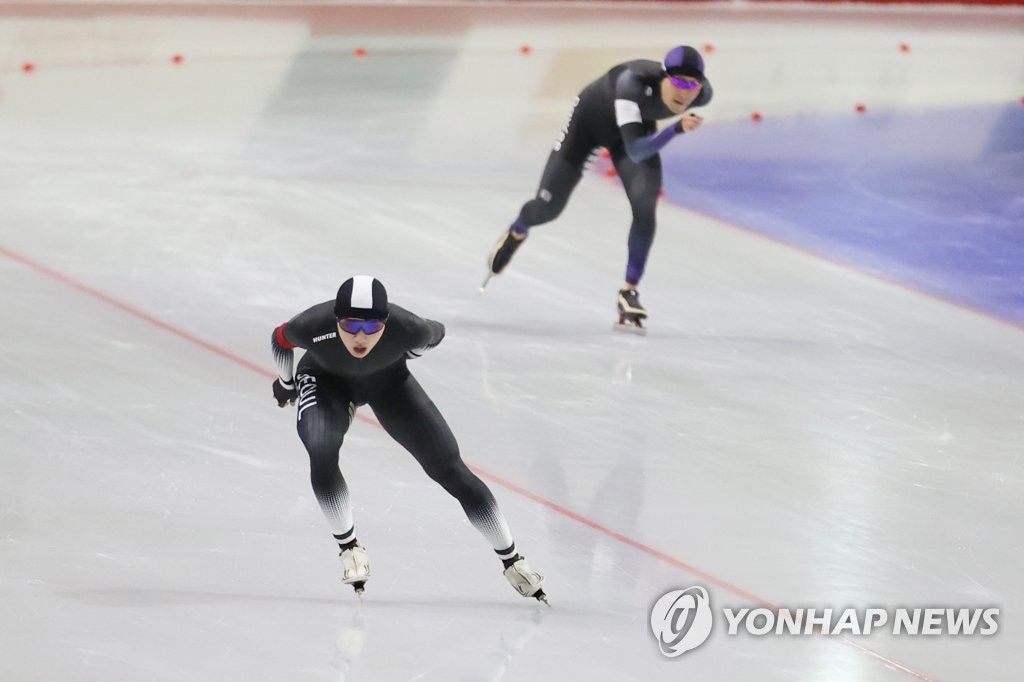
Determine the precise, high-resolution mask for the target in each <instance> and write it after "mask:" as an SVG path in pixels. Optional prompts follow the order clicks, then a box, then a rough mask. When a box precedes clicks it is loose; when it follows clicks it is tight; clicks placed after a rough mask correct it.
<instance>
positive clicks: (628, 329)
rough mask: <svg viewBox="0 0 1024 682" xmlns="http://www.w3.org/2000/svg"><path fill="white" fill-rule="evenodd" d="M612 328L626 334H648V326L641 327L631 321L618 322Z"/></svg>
mask: <svg viewBox="0 0 1024 682" xmlns="http://www.w3.org/2000/svg"><path fill="white" fill-rule="evenodd" d="M612 329H614V330H615V331H617V332H624V333H626V334H635V335H636V336H647V327H640V326H637V325H635V324H633V323H631V322H616V323H615V324H614V325H613V326H612Z"/></svg>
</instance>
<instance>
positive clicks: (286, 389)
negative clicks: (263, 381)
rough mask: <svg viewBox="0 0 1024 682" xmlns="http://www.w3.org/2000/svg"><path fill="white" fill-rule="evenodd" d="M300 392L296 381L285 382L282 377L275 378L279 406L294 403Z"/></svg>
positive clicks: (275, 395) (275, 392) (275, 393)
mask: <svg viewBox="0 0 1024 682" xmlns="http://www.w3.org/2000/svg"><path fill="white" fill-rule="evenodd" d="M298 395H299V392H298V391H296V390H295V383H294V381H292V382H289V383H287V384H286V383H285V382H283V381H281V379H280V378H278V379H274V397H275V398H277V406H278V407H284V406H285V405H294V404H295V398H297V397H298Z"/></svg>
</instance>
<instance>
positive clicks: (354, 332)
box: [338, 317, 385, 358]
mask: <svg viewBox="0 0 1024 682" xmlns="http://www.w3.org/2000/svg"><path fill="white" fill-rule="evenodd" d="M384 327H385V324H384V321H383V320H363V319H361V318H356V317H344V318H341V319H339V320H338V338H339V339H341V342H342V343H343V344H345V348H346V350H348V352H349V353H351V354H352V356H353V357H357V358H365V357H366V356H367V355H369V354H370V351H371V350H373V347H374V346H376V345H377V342H378V341H380V338H381V337H382V336H384Z"/></svg>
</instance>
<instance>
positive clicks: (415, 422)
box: [370, 375, 516, 560]
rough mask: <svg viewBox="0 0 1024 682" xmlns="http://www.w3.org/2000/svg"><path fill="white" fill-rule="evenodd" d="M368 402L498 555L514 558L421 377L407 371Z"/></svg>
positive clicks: (503, 526) (501, 522)
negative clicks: (394, 383) (420, 383)
mask: <svg viewBox="0 0 1024 682" xmlns="http://www.w3.org/2000/svg"><path fill="white" fill-rule="evenodd" d="M370 407H372V408H373V412H374V414H375V415H377V419H378V421H380V423H381V426H383V427H384V430H385V431H387V432H388V434H390V435H391V437H392V438H394V439H395V440H396V441H398V443H399V444H400V445H402V446H403V447H404V448H405V449H406V450H408V451H409V452H410V453H411V454H412V456H413V457H415V458H416V461H417V462H419V464H420V466H422V467H423V470H424V471H425V472H426V473H427V475H428V476H430V478H432V479H433V480H435V481H437V482H438V483H439V484H440V485H441V487H443V488H444V489H445V490H446V491H448V493H449V494H450V495H452V496H453V497H455V499H457V500H458V501H459V504H461V505H462V509H463V511H464V512H465V513H466V517H467V518H468V519H469V521H470V523H472V524H473V527H474V528H476V529H477V530H478V531H479V532H480V534H481V535H483V536H484V538H486V540H487V541H488V542H489V543H490V544H491V546H492V547H493V548H494V551H495V552H496V553H497V554H498V556H499V557H501V558H502V559H503V560H506V559H513V558H514V557H515V556H516V549H515V544H514V543H513V541H512V533H511V531H510V530H509V527H508V523H507V522H506V521H505V516H504V515H503V514H502V513H501V509H499V508H498V503H497V501H496V500H495V499H494V495H493V494H492V493H491V490H490V489H489V488H488V487H487V484H485V483H484V482H483V481H482V480H480V478H479V477H478V476H477V475H476V474H474V473H473V472H472V471H470V470H469V467H467V466H466V463H465V462H463V461H462V457H461V455H460V454H459V445H458V443H457V442H456V440H455V436H454V434H452V431H451V429H450V428H449V427H448V423H447V422H446V421H445V420H444V417H443V416H441V412H440V411H439V410H438V409H437V406H436V405H434V402H433V401H432V400H431V399H430V398H429V397H428V396H427V394H426V392H425V391H424V390H423V388H422V387H421V386H420V385H419V382H417V381H416V379H415V378H414V377H413V376H412V375H409V376H408V377H407V378H406V379H405V381H404V382H402V384H401V385H399V386H397V387H394V388H392V389H390V390H388V391H387V392H385V393H383V394H381V395H380V396H377V397H375V398H374V399H373V400H371V401H370Z"/></svg>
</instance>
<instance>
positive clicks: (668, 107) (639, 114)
mask: <svg viewBox="0 0 1024 682" xmlns="http://www.w3.org/2000/svg"><path fill="white" fill-rule="evenodd" d="M711 97H712V89H711V83H710V82H708V79H707V78H706V77H705V75H704V59H703V58H702V57H701V55H700V53H699V52H697V50H695V49H694V48H692V47H689V46H687V45H680V46H678V47H674V48H672V49H671V50H669V52H668V54H666V55H665V59H664V61H663V62H662V63H661V64H659V63H658V62H654V61H649V60H646V59H637V60H634V61H630V62H626V63H624V64H619V65H618V66H615V67H613V68H612V69H611V70H610V71H608V72H607V73H605V74H604V75H603V76H601V77H600V78H598V79H597V80H596V81H594V82H593V83H591V84H590V85H588V86H587V87H586V88H584V89H583V91H582V92H581V93H580V94H579V96H578V97H577V98H576V102H575V104H574V106H573V111H572V115H571V116H570V118H569V123H568V124H567V126H566V127H565V129H564V130H563V131H562V133H561V134H560V135H559V136H558V141H557V142H556V143H555V146H554V149H553V150H552V151H551V154H550V156H549V157H548V162H547V165H546V166H545V167H544V173H543V175H542V176H541V179H540V187H539V188H538V190H537V194H536V196H535V197H534V198H533V199H531V200H529V201H527V202H526V203H525V204H523V207H522V209H520V211H519V216H518V217H517V218H516V219H515V222H513V223H512V226H511V227H510V228H509V229H508V231H507V232H506V233H505V234H503V235H502V236H501V239H500V240H498V243H497V244H496V245H495V247H494V250H493V251H492V252H491V254H490V257H489V259H488V267H489V268H490V273H489V274H488V279H489V278H490V277H491V275H497V274H499V273H500V272H502V271H503V270H504V269H505V267H506V266H507V265H508V264H509V261H511V260H512V255H513V254H514V253H515V251H516V249H518V248H519V246H520V245H521V244H522V243H523V241H524V240H525V239H526V237H527V235H528V234H529V230H530V228H531V227H533V226H535V225H541V224H543V223H546V222H550V221H552V220H554V219H555V218H557V217H558V215H559V214H560V213H561V212H562V209H564V208H565V205H566V203H567V202H568V201H569V195H570V194H572V191H573V189H575V187H576V185H577V183H578V182H579V181H580V178H581V177H582V175H583V168H584V166H585V165H586V164H587V162H588V161H589V160H590V158H591V156H592V155H593V154H594V152H595V151H596V150H597V149H598V148H600V147H604V148H606V149H608V151H609V152H610V153H611V160H612V163H613V164H614V165H615V170H616V171H617V172H618V174H619V177H620V178H622V185H623V187H624V188H625V190H626V196H627V198H628V199H629V204H630V207H631V208H632V210H633V224H632V226H631V227H630V230H629V239H628V246H629V258H628V261H627V263H626V277H625V283H624V284H623V286H622V289H621V290H620V291H619V300H618V308H619V318H620V319H619V322H620V324H628V325H632V326H633V327H634V329H637V330H640V329H642V327H643V322H642V320H643V319H644V318H646V317H647V311H646V310H645V309H644V307H643V306H642V305H641V304H640V298H639V295H638V294H637V284H639V282H640V278H641V277H642V276H643V273H644V266H645V265H646V263H647V254H648V252H649V251H650V249H651V243H652V242H653V240H654V228H655V209H656V207H657V203H658V195H659V194H660V192H661V157H659V156H658V152H659V150H660V149H661V148H662V147H664V146H665V145H666V144H668V143H669V142H670V141H671V140H672V139H674V138H676V137H678V136H679V135H682V134H683V133H690V132H693V131H695V130H697V128H699V127H700V125H701V123H702V122H703V118H702V117H700V116H698V115H697V114H695V113H688V110H689V109H692V108H693V107H700V106H704V105H705V104H707V103H708V102H710V101H711ZM680 114H683V116H682V117H681V118H680V119H678V120H677V121H676V122H675V123H674V124H673V125H670V126H668V127H666V128H664V129H662V130H660V131H659V130H658V128H657V121H659V120H661V119H666V118H670V117H672V116H678V115H680ZM486 283H487V282H486V280H485V281H484V284H485V285H486Z"/></svg>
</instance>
